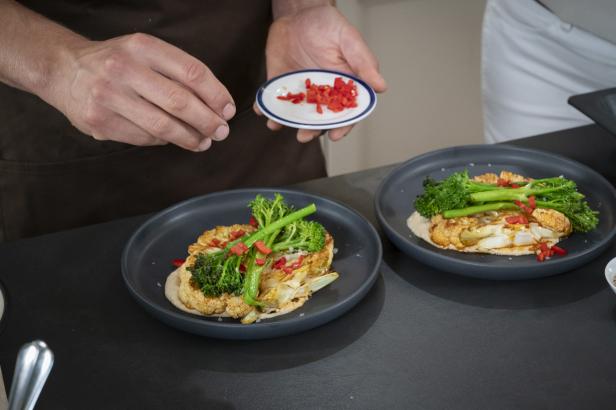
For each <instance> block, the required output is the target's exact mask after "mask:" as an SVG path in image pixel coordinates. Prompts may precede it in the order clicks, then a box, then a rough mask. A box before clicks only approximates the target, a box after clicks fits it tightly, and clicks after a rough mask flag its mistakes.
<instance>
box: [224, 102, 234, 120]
mask: <svg viewBox="0 0 616 410" xmlns="http://www.w3.org/2000/svg"><path fill="white" fill-rule="evenodd" d="M234 115H235V105H233V104H231V103H229V104H227V105H225V108H224V109H223V110H222V116H223V118H224V119H225V120H227V121H228V120H230V119H231V118H233V116H234Z"/></svg>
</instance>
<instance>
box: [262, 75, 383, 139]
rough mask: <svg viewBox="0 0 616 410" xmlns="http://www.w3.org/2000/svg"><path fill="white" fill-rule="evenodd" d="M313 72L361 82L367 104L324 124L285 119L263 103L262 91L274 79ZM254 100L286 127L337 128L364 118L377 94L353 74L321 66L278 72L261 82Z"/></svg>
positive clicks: (263, 111) (374, 101)
mask: <svg viewBox="0 0 616 410" xmlns="http://www.w3.org/2000/svg"><path fill="white" fill-rule="evenodd" d="M315 72H317V73H329V74H335V75H341V76H345V77H347V78H350V79H352V80H353V81H355V82H357V83H359V84H361V85H362V86H363V87H364V88H365V89H366V90H367V91H368V94H369V95H370V102H369V103H368V106H367V107H366V108H365V109H364V110H363V111H362V112H361V113H359V114H357V115H356V116H355V117H352V118H349V119H346V120H344V121H334V122H328V123H324V124H314V123H305V122H299V121H291V120H288V119H285V118H283V117H280V116H279V115H276V114H274V113H273V112H272V111H271V110H270V109H269V108H268V107H267V106H266V105H265V104H264V103H263V93H264V91H265V89H266V88H267V87H268V86H269V85H270V84H271V83H272V82H274V81H276V80H278V79H280V78H284V77H288V76H290V75H294V74H299V73H315ZM256 102H257V106H258V107H259V109H260V110H261V112H262V113H263V114H264V115H265V116H266V117H267V118H269V119H271V120H274V121H276V122H278V123H280V124H282V125H286V126H288V127H294V128H301V129H312V130H324V129H332V128H339V127H344V126H345V125H351V124H355V123H356V122H359V121H361V120H362V119H364V118H366V117H367V116H368V115H370V114H371V113H372V111H374V109H375V108H376V103H377V95H376V92H375V91H374V90H373V89H372V87H370V86H369V85H368V84H367V83H366V82H365V81H364V80H362V79H361V78H358V77H356V76H354V75H353V74H348V73H344V72H342V71H336V70H327V69H322V68H313V69H311V68H307V69H303V70H297V71H289V72H286V73H283V74H280V75H277V76H275V77H272V78H270V79H269V80H267V81H266V82H265V83H263V84H262V85H261V86H260V87H259V88H258V89H257V95H256Z"/></svg>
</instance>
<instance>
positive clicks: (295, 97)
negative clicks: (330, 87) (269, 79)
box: [276, 93, 306, 104]
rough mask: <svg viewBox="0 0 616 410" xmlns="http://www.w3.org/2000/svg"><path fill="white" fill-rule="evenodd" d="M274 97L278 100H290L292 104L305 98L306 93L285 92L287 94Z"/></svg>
mask: <svg viewBox="0 0 616 410" xmlns="http://www.w3.org/2000/svg"><path fill="white" fill-rule="evenodd" d="M276 98H278V99H279V100H283V101H291V102H292V103H293V104H299V103H301V102H302V101H304V98H306V94H304V93H297V94H293V93H287V95H279V96H278V97H276Z"/></svg>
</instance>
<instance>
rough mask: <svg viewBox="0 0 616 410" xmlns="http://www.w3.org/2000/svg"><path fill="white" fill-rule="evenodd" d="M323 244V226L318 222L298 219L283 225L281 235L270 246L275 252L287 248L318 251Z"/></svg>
mask: <svg viewBox="0 0 616 410" xmlns="http://www.w3.org/2000/svg"><path fill="white" fill-rule="evenodd" d="M324 245H325V228H323V225H321V224H320V223H318V222H315V221H306V220H304V219H300V220H299V221H295V222H293V223H291V224H289V225H287V226H285V228H284V231H283V232H282V236H281V237H280V239H279V240H278V241H276V242H275V243H274V245H273V246H272V250H273V251H275V252H280V251H286V250H288V249H298V250H305V251H308V252H318V251H320V250H321V249H323V246H324Z"/></svg>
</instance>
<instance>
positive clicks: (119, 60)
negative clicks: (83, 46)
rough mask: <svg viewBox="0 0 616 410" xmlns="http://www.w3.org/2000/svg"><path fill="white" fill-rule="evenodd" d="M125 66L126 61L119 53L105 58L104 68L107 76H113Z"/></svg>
mask: <svg viewBox="0 0 616 410" xmlns="http://www.w3.org/2000/svg"><path fill="white" fill-rule="evenodd" d="M125 66H126V59H125V58H124V56H122V55H121V54H119V53H112V54H110V55H108V56H107V58H105V62H104V67H105V71H106V73H107V74H109V75H112V76H115V75H117V74H119V73H121V72H122V71H123V69H124V67H125Z"/></svg>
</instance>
